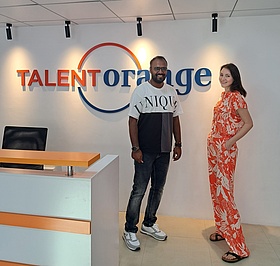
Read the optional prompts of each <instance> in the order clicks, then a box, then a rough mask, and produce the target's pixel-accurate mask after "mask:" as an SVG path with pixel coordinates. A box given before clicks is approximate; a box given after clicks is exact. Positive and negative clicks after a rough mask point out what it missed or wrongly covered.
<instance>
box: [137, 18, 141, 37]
mask: <svg viewBox="0 0 280 266" xmlns="http://www.w3.org/2000/svg"><path fill="white" fill-rule="evenodd" d="M137 21H138V23H137V35H138V36H142V25H141V21H142V18H140V17H138V18H137Z"/></svg>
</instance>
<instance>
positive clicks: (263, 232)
mask: <svg viewBox="0 0 280 266" xmlns="http://www.w3.org/2000/svg"><path fill="white" fill-rule="evenodd" d="M124 216H125V213H123V212H121V213H120V215H119V221H120V263H119V266H218V265H230V264H228V263H226V262H223V261H222V260H221V256H222V255H223V254H224V253H225V252H226V251H228V246H227V244H226V243H225V241H220V242H210V241H209V240H208V237H209V235H210V234H211V233H212V232H213V231H214V223H213V221H208V220H196V219H189V218H177V217H168V216H158V224H159V226H160V228H161V229H162V230H163V231H165V232H166V233H167V234H168V239H167V241H164V242H160V241H157V240H154V239H153V238H151V237H149V236H146V235H143V234H141V233H138V234H137V236H138V238H139V240H140V242H141V250H140V251H136V252H135V251H130V250H128V249H127V247H126V246H125V244H124V242H123V240H122V238H121V235H122V231H123V225H124ZM243 231H244V234H245V238H246V243H247V245H248V247H249V249H250V251H251V256H250V257H249V258H247V259H245V260H242V261H240V262H238V263H237V265H238V266H280V227H273V226H261V225H249V224H243Z"/></svg>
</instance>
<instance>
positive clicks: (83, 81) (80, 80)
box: [71, 70, 86, 87]
mask: <svg viewBox="0 0 280 266" xmlns="http://www.w3.org/2000/svg"><path fill="white" fill-rule="evenodd" d="M75 79H76V80H77V81H78V83H79V84H80V85H81V86H86V71H85V70H82V78H80V77H79V75H78V74H77V72H76V71H75V70H71V86H72V87H74V86H75Z"/></svg>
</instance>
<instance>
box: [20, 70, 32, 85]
mask: <svg viewBox="0 0 280 266" xmlns="http://www.w3.org/2000/svg"><path fill="white" fill-rule="evenodd" d="M17 73H18V74H19V76H20V77H21V79H20V80H21V81H20V82H21V86H25V73H29V70H17Z"/></svg>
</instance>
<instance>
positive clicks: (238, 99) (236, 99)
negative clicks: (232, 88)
mask: <svg viewBox="0 0 280 266" xmlns="http://www.w3.org/2000/svg"><path fill="white" fill-rule="evenodd" d="M231 103H232V106H233V109H234V110H235V111H236V110H238V109H241V108H242V109H247V103H246V102H245V100H244V98H243V97H242V95H241V94H240V93H233V95H232V99H231Z"/></svg>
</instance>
